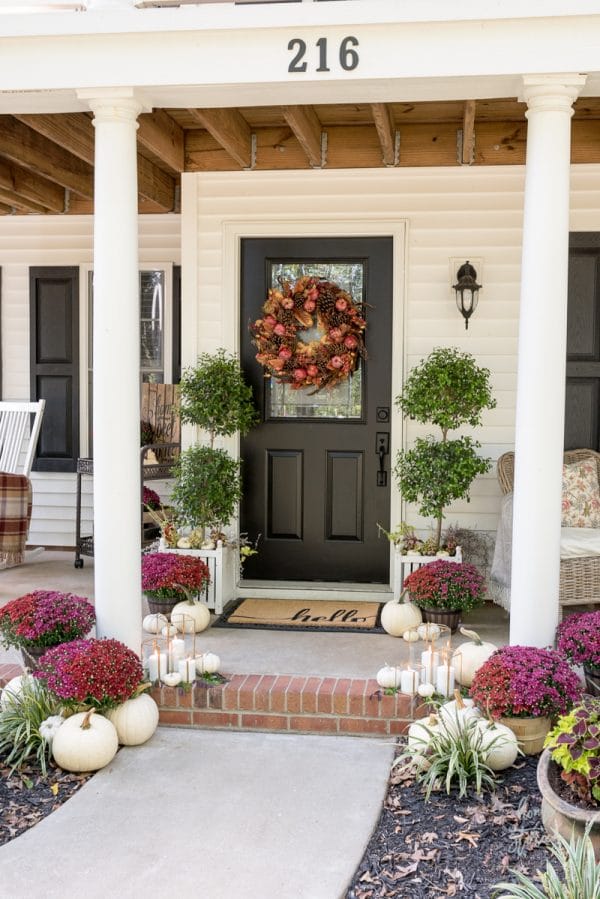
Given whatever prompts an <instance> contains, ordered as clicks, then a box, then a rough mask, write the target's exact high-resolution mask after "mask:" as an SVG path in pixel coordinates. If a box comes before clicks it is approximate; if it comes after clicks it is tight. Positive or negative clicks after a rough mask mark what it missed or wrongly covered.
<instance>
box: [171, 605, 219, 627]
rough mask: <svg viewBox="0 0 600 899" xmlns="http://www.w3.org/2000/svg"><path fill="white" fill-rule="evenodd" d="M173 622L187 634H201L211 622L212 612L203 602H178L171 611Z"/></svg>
mask: <svg viewBox="0 0 600 899" xmlns="http://www.w3.org/2000/svg"><path fill="white" fill-rule="evenodd" d="M171 624H174V625H175V627H176V628H177V630H179V631H181V632H182V633H183V632H184V631H185V633H186V634H194V633H196V634H199V633H200V631H205V630H206V628H207V627H208V625H209V624H210V612H209V610H208V606H205V605H204V603H203V602H188V601H187V600H184V601H183V602H178V603H177V605H176V606H173V609H172V611H171Z"/></svg>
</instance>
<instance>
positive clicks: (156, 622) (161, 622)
mask: <svg viewBox="0 0 600 899" xmlns="http://www.w3.org/2000/svg"><path fill="white" fill-rule="evenodd" d="M168 623H169V622H168V620H167V616H166V615H163V614H162V612H156V613H154V614H152V615H146V617H145V618H144V620H143V621H142V627H143V628H144V630H145V631H146V632H147V633H148V634H159V633H160V631H161V628H163V627H164V626H165V624H168Z"/></svg>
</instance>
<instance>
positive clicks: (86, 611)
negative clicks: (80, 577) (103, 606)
mask: <svg viewBox="0 0 600 899" xmlns="http://www.w3.org/2000/svg"><path fill="white" fill-rule="evenodd" d="M95 622H96V613H95V611H94V607H93V605H92V604H91V603H90V602H88V600H87V599H85V598H84V597H82V596H75V595H74V594H73V593H61V592H60V591H58V590H34V591H33V592H32V593H27V594H25V596H20V597H18V598H17V599H12V600H11V601H10V602H8V603H6V605H5V606H3V607H2V609H0V641H1V642H2V643H3V645H4V646H5V647H8V646H15V647H17V648H18V649H20V650H21V655H22V657H23V663H24V664H25V666H26V667H27V668H35V667H36V665H37V660H38V659H39V657H40V656H41V655H43V654H44V653H45V652H46V650H47V649H49V648H50V647H51V646H57V645H58V644H60V643H67V642H69V641H70V640H77V639H79V638H81V637H85V636H86V635H87V634H88V633H89V632H90V630H91V629H92V627H93V626H94V624H95Z"/></svg>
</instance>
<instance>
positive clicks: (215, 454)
mask: <svg viewBox="0 0 600 899" xmlns="http://www.w3.org/2000/svg"><path fill="white" fill-rule="evenodd" d="M179 389H180V410H181V420H182V422H185V423H187V424H193V425H197V426H198V427H200V428H202V430H203V431H205V433H206V434H207V436H208V446H199V445H195V446H192V447H190V448H189V449H187V450H184V451H183V452H182V453H181V456H180V458H179V460H178V462H177V464H176V466H175V470H174V477H175V486H174V489H173V502H174V505H175V509H176V512H177V517H178V520H180V521H181V522H182V523H184V524H186V525H188V526H189V527H190V528H192V529H198V528H207V527H208V528H211V529H213V530H214V529H216V530H217V531H220V530H222V529H223V528H224V527H226V526H227V525H228V524H229V522H230V520H231V518H232V517H233V514H234V511H235V507H236V504H237V503H238V502H239V499H240V496H241V476H240V461H239V460H236V459H233V458H231V456H229V454H228V453H227V452H226V451H225V450H224V449H216V448H215V440H216V438H217V437H231V436H232V435H233V434H236V433H239V434H240V435H244V434H246V433H248V431H249V430H250V428H251V427H252V425H253V424H255V423H256V421H257V412H256V409H255V406H254V402H253V399H252V388H251V387H249V386H248V385H247V384H246V382H245V381H244V377H243V374H242V371H241V369H240V364H239V361H238V359H237V358H236V357H235V356H234V355H232V354H229V353H227V352H226V351H225V350H223V349H220V350H218V351H217V352H216V353H214V354H212V355H211V354H209V353H203V354H202V355H201V356H199V357H198V361H197V363H196V365H195V366H193V367H190V368H187V369H185V370H184V372H183V375H182V378H181V383H180V387H179Z"/></svg>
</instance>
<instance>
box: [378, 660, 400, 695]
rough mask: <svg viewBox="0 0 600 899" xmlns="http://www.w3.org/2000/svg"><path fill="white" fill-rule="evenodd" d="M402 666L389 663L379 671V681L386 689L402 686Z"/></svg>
mask: <svg viewBox="0 0 600 899" xmlns="http://www.w3.org/2000/svg"><path fill="white" fill-rule="evenodd" d="M400 670H401V669H400V668H396V667H395V666H393V665H388V664H387V663H386V664H385V665H384V666H383V668H380V669H379V671H378V672H377V683H378V684H379V686H380V687H383V688H384V689H386V690H387V689H389V688H390V687H394V688H395V687H399V686H400Z"/></svg>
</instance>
